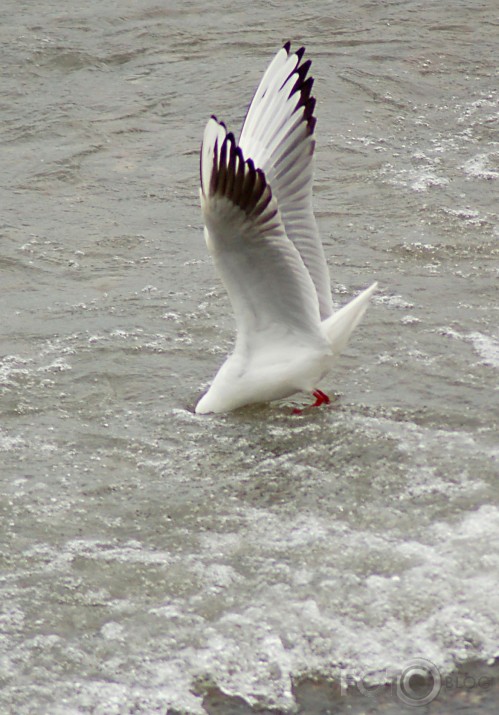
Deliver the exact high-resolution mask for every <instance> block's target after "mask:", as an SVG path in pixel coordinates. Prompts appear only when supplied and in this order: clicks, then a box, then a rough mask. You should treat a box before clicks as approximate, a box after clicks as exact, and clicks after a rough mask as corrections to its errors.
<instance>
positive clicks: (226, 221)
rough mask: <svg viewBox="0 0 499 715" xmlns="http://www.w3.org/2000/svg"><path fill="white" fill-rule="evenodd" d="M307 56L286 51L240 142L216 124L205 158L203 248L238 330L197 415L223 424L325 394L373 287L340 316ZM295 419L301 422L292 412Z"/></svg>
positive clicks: (268, 76)
mask: <svg viewBox="0 0 499 715" xmlns="http://www.w3.org/2000/svg"><path fill="white" fill-rule="evenodd" d="M304 52H305V48H303V47H302V48H300V49H299V50H297V51H296V52H292V51H291V44H290V43H289V42H286V44H285V45H284V47H282V48H281V49H280V50H279V52H278V53H277V54H276V56H275V57H274V59H273V60H272V62H271V63H270V65H269V67H268V69H267V71H266V72H265V74H264V75H263V79H262V81H261V82H260V84H259V86H258V89H257V90H256V93H255V96H254V97H253V100H252V102H251V104H250V107H249V109H248V113H247V115H246V119H245V120H244V124H243V128H242V131H241V136H240V138H239V142H236V140H235V138H234V134H233V133H232V132H229V131H227V128H226V126H225V124H224V123H223V122H220V121H218V119H217V118H216V117H215V116H212V117H211V118H210V119H209V120H208V123H207V125H206V129H205V131H204V136H203V142H202V145H201V152H200V174H201V187H200V198H201V209H202V213H203V218H204V224H205V228H204V237H205V240H206V245H207V247H208V251H209V253H210V254H211V257H212V259H213V262H214V264H215V268H216V270H217V272H218V274H219V276H220V278H221V279H222V282H223V284H224V286H225V288H226V290H227V293H228V295H229V299H230V302H231V304H232V308H233V311H234V315H235V319H236V329H237V334H236V341H235V346H234V350H233V352H232V353H231V355H229V357H228V358H227V360H226V361H225V362H224V364H223V365H222V367H221V368H220V369H219V371H218V373H217V374H216V376H215V378H214V380H213V382H212V384H211V387H210V388H209V390H208V391H207V392H206V394H204V395H203V396H202V397H201V399H200V400H199V402H198V403H197V405H196V409H195V411H196V413H198V414H207V413H223V412H229V411H231V410H235V409H237V408H239V407H243V406H245V405H250V404H254V403H265V402H271V401H273V400H280V399H283V398H286V397H289V396H290V395H293V394H295V393H297V392H301V391H305V392H311V393H312V394H313V396H314V397H315V403H314V404H313V405H310V407H316V406H319V405H321V404H325V403H326V404H327V403H329V402H330V400H329V397H328V396H327V395H326V393H324V392H323V391H322V390H320V389H319V388H318V384H319V382H320V381H321V380H322V379H323V378H324V377H325V376H326V375H327V373H328V372H329V371H330V370H331V368H332V366H333V364H334V362H335V359H336V358H337V357H338V355H339V354H340V353H341V351H342V350H343V349H344V348H345V346H346V344H347V342H348V340H349V338H350V335H351V333H352V331H353V330H354V328H355V327H356V325H357V324H358V323H359V321H360V319H361V318H362V316H363V314H364V312H365V310H366V308H367V305H368V302H369V298H370V297H371V296H372V294H373V293H374V291H375V289H376V285H377V284H376V283H373V285H371V286H370V287H369V288H367V289H366V290H364V291H363V292H362V293H360V294H359V295H358V296H357V297H356V298H354V299H353V300H351V301H350V302H349V303H347V304H346V305H345V306H343V307H342V308H341V309H340V310H338V311H336V312H334V311H333V304H332V299H331V288H330V282H329V271H328V268H327V264H326V259H325V255H324V249H323V246H322V242H321V240H320V237H319V232H318V228H317V224H316V221H315V217H314V213H313V208H312V181H313V156H314V148H315V139H314V129H315V123H316V118H315V116H314V109H315V99H314V97H313V96H312V95H311V91H312V85H313V82H314V80H313V77H311V76H309V69H310V65H311V61H310V60H306V61H305V62H304V61H303V55H304ZM295 412H301V410H299V409H295Z"/></svg>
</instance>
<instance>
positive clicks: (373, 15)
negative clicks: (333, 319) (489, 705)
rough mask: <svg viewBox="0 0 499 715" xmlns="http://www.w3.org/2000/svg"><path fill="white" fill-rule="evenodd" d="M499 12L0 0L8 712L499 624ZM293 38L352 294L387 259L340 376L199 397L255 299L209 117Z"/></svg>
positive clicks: (213, 684) (177, 699)
mask: <svg viewBox="0 0 499 715" xmlns="http://www.w3.org/2000/svg"><path fill="white" fill-rule="evenodd" d="M496 11H497V6H496V3H495V1H494V0H489V1H484V2H472V0H462V1H458V2H448V1H446V2H439V3H434V2H430V1H429V0H428V1H427V2H423V1H421V2H418V1H417V0H408V1H407V0H406V1H405V2H404V1H403V0H394V1H392V2H386V3H376V2H367V1H364V2H363V1H362V0H354V1H352V0H348V1H347V0H337V2H335V3H331V2H319V1H318V2H308V3H297V2H290V3H286V4H285V5H283V4H280V3H272V2H255V3H253V4H251V3H246V2H245V3H243V2H235V3H234V2H230V3H228V2H218V3H216V4H211V3H207V2H204V3H203V2H201V1H200V0H192V1H191V2H185V3H182V4H181V5H177V4H176V3H173V2H168V1H167V2H164V3H158V2H152V1H149V0H141V1H140V2H136V1H135V2H131V1H130V0H129V1H123V2H120V3H98V2H95V1H93V2H90V3H88V4H84V3H79V4H78V3H73V2H69V3H63V4H59V3H53V2H50V1H49V0H41V1H40V2H37V3H31V2H26V1H25V2H15V3H14V2H12V1H11V2H9V1H8V2H6V3H5V2H4V3H3V6H2V9H1V10H0V16H1V22H0V40H1V48H2V49H1V55H2V103H1V107H0V113H1V118H2V124H1V126H2V129H1V137H2V147H1V153H2V182H1V183H2V188H1V198H0V201H1V205H2V218H1V226H0V231H1V243H0V269H1V279H0V305H1V315H2V340H1V345H0V389H1V408H2V417H1V423H0V467H1V470H2V497H1V510H2V521H1V531H2V536H1V542H0V543H1V552H2V559H3V567H2V572H1V575H0V579H1V598H0V680H1V682H2V689H1V690H0V705H1V708H2V710H3V711H4V712H9V713H11V712H12V713H16V714H17V715H27V714H28V713H49V712H50V713H51V714H55V715H62V714H64V715H66V714H71V715H73V714H74V715H77V714H80V713H88V712H92V713H105V714H106V715H109V714H111V715H114V714H115V713H116V714H117V715H118V714H119V715H122V714H124V713H130V714H131V713H147V714H149V713H164V712H165V711H166V710H168V711H169V712H171V713H173V712H174V709H176V710H177V711H182V712H188V713H204V712H206V711H205V710H204V708H203V705H202V703H203V697H204V695H206V693H207V692H209V691H210V689H212V690H213V688H218V689H220V690H221V691H223V692H224V693H226V694H228V695H238V696H241V697H242V698H243V699H244V700H245V701H246V702H248V703H250V704H251V705H253V706H258V705H261V706H276V707H279V708H281V709H282V710H284V711H290V710H291V708H292V707H293V702H294V692H295V691H294V685H295V684H296V682H297V681H298V680H299V679H300V678H301V677H307V676H310V675H314V676H315V677H321V678H324V679H326V680H327V679H329V680H331V681H333V682H336V683H339V682H344V681H345V679H347V680H348V682H355V681H356V679H362V678H364V676H365V675H366V673H369V678H370V680H369V682H370V683H372V684H379V683H383V682H385V680H387V679H389V678H390V677H391V674H393V673H396V672H398V671H400V669H402V668H403V667H404V664H405V663H407V662H408V661H409V660H410V659H411V658H413V657H421V658H425V659H428V660H429V661H431V662H432V663H434V664H435V666H436V667H437V668H439V669H440V670H441V672H442V673H444V672H451V671H452V668H453V667H454V666H455V665H456V664H458V663H462V662H467V661H471V660H474V659H480V660H483V661H487V660H490V659H493V658H494V657H495V656H497V655H498V654H499V622H498V620H499V617H498V614H499V595H498V594H499V592H498V589H497V582H498V577H499V500H498V496H499V495H498V479H497V477H498V457H499V446H498V438H497V435H498V424H497V423H498V403H499V392H498V370H499V334H498V322H499V321H498V316H499V306H498V301H497V285H498V268H499V261H498V247H497V246H498V238H499V228H498V222H497V192H498V184H497V180H498V177H499V135H498V113H497V108H498V94H497V77H496V76H495V75H496V71H497V60H498V49H499V48H498V41H497V37H498V18H497V12H496ZM288 38H289V39H291V40H292V41H293V45H294V46H295V47H297V46H299V45H300V44H305V45H306V46H307V49H308V55H309V56H310V57H311V58H312V59H313V62H314V64H313V69H314V74H315V77H316V96H317V99H318V104H317V115H318V125H317V169H316V184H315V195H316V209H317V215H318V220H319V225H320V229H321V232H322V236H323V238H324V243H325V248H326V254H327V258H328V262H329V264H330V272H331V279H332V287H333V296H334V299H335V302H336V304H337V305H338V306H339V305H341V304H342V303H343V302H345V301H346V300H347V299H348V298H349V297H350V296H352V295H353V294H354V293H355V292H356V291H358V290H359V289H361V288H363V287H365V286H367V285H368V284H369V283H370V282H372V281H373V280H378V282H379V284H380V291H379V293H378V295H377V297H376V298H375V300H374V302H373V305H372V307H371V308H370V310H369V312H368V314H367V316H366V318H365V320H364V323H363V324H362V326H361V327H360V328H359V329H358V330H357V332H356V334H355V336H354V338H353V340H352V343H351V347H350V348H349V350H348V352H347V353H346V354H345V356H344V358H343V359H342V361H341V363H340V365H339V366H338V368H337V370H336V372H335V374H334V375H333V376H332V377H330V378H329V382H328V384H327V385H326V384H325V385H324V386H323V387H324V389H329V390H330V391H332V392H335V393H336V400H335V402H334V404H333V405H332V406H331V408H330V409H321V410H315V411H311V412H310V413H305V414H304V415H303V416H301V417H297V416H294V415H292V414H291V406H292V402H289V401H288V402H287V403H276V404H273V405H272V406H267V407H261V408H252V409H247V410H244V411H240V412H238V413H234V414H231V415H226V416H221V417H216V418H200V417H197V416H195V415H193V414H192V407H193V405H194V403H195V401H196V399H197V398H198V396H199V394H200V392H201V391H202V390H203V389H204V388H205V387H206V386H207V384H208V382H209V380H210V379H211V378H212V376H213V374H214V372H215V370H216V368H217V367H218V365H219V364H220V362H221V361H222V359H223V357H224V355H225V353H226V352H227V350H229V349H230V345H231V342H232V339H233V324H232V317H231V311H230V308H229V306H228V301H227V298H226V296H225V293H224V291H223V289H222V288H221V286H220V284H219V282H218V280H217V278H216V276H215V275H214V271H213V268H212V266H211V264H210V261H209V259H208V256H207V253H206V249H205V246H204V242H203V237H202V226H201V217H200V211H199V207H198V196H197V183H198V176H197V172H198V147H199V142H200V138H201V135H202V131H203V128H204V123H205V121H206V118H207V117H208V116H209V115H210V114H211V113H212V112H216V113H217V115H218V116H219V117H220V118H222V119H224V120H225V121H226V122H227V123H228V125H229V126H230V127H234V128H237V127H238V126H239V125H240V121H241V120H242V118H243V116H244V112H245V109H246V106H247V103H248V102H249V100H250V99H251V96H252V93H253V91H254V88H255V86H256V83H257V82H258V80H259V78H260V76H261V74H262V72H263V70H264V69H265V67H266V65H267V63H268V62H269V60H270V58H271V57H272V56H273V54H274V52H275V51H276V50H277V49H278V48H279V46H280V45H281V43H282V42H283V41H285V40H287V39H288ZM300 401H301V398H300V397H297V398H296V400H295V402H300Z"/></svg>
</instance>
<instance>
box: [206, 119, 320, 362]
mask: <svg viewBox="0 0 499 715" xmlns="http://www.w3.org/2000/svg"><path fill="white" fill-rule="evenodd" d="M200 193H201V207H202V210H203V216H204V221H205V226H206V229H205V238H206V243H207V246H208V249H209V251H210V253H211V255H212V257H213V260H214V263H215V266H216V268H217V270H218V272H219V274H220V277H221V278H222V281H223V283H224V284H225V287H226V289H227V292H228V294H229V298H230V301H231V303H232V307H233V309H234V313H235V316H236V322H237V343H236V349H241V350H244V351H246V352H251V351H253V350H258V349H259V348H261V347H264V346H267V347H268V346H269V345H272V344H275V343H282V342H284V341H286V340H287V339H288V338H290V339H291V340H292V341H293V342H296V337H297V335H298V336H302V337H304V338H306V339H307V340H309V341H310V340H311V341H313V340H314V339H316V340H323V338H322V337H321V332H320V315H319V304H318V300H317V294H316V291H315V288H314V285H313V283H312V280H311V278H310V274H309V272H308V271H307V269H306V268H305V266H304V263H303V260H302V258H301V256H300V254H299V253H298V250H297V249H296V248H295V246H294V245H293V243H292V242H291V241H290V240H289V238H288V237H287V236H286V231H285V229H284V225H283V222H282V220H281V215H280V213H279V209H278V206H277V202H276V200H275V198H274V197H273V196H272V191H271V188H270V186H269V184H268V183H267V180H266V177H265V174H264V172H263V171H262V170H261V169H255V166H254V162H253V161H252V160H251V159H250V158H249V159H245V158H244V156H243V152H242V151H241V148H240V147H238V146H237V144H236V141H235V139H234V136H233V134H231V133H227V131H226V128H225V126H224V125H223V124H221V123H219V122H218V121H217V120H216V119H215V117H212V118H211V119H210V120H209V121H208V124H207V125H206V129H205V132H204V137H203V144H202V147H201V192H200Z"/></svg>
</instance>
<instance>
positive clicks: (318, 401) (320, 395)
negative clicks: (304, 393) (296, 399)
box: [293, 390, 331, 415]
mask: <svg viewBox="0 0 499 715" xmlns="http://www.w3.org/2000/svg"><path fill="white" fill-rule="evenodd" d="M312 394H313V396H314V397H315V402H314V404H313V405H308V407H304V408H303V409H304V410H309V409H310V408H311V407H320V406H321V405H329V404H330V402H331V400H330V399H329V397H328V396H327V395H326V393H325V392H322V390H314V391H313V393H312ZM302 412H303V410H300V409H299V408H298V407H295V408H294V410H293V414H294V415H301V414H302Z"/></svg>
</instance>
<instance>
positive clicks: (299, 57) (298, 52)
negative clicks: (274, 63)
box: [295, 47, 305, 62]
mask: <svg viewBox="0 0 499 715" xmlns="http://www.w3.org/2000/svg"><path fill="white" fill-rule="evenodd" d="M304 54H305V48H304V47H300V49H299V50H296V52H295V55H296V56H297V57H298V62H300V60H301V58H302V57H303V55H304Z"/></svg>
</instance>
